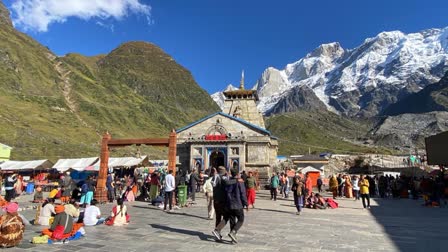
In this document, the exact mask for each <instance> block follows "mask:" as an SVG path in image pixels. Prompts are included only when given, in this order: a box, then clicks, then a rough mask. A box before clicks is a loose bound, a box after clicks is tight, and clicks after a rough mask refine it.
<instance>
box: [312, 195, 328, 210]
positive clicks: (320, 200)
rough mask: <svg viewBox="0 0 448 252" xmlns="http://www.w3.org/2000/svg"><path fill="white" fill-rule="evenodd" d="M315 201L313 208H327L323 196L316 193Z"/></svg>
mask: <svg viewBox="0 0 448 252" xmlns="http://www.w3.org/2000/svg"><path fill="white" fill-rule="evenodd" d="M315 197H316V199H317V200H316V202H315V203H314V205H313V208H314V209H327V206H328V203H327V202H326V201H325V199H324V197H322V195H320V194H318V193H316V195H315Z"/></svg>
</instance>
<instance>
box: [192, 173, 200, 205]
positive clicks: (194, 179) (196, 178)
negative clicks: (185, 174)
mask: <svg viewBox="0 0 448 252" xmlns="http://www.w3.org/2000/svg"><path fill="white" fill-rule="evenodd" d="M199 180H200V179H199V175H198V174H197V173H196V169H195V168H193V171H192V172H191V175H190V187H191V192H190V196H191V200H192V201H193V202H194V201H195V200H196V187H197V186H198V183H199Z"/></svg>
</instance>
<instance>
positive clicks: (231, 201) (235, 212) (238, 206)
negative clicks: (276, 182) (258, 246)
mask: <svg viewBox="0 0 448 252" xmlns="http://www.w3.org/2000/svg"><path fill="white" fill-rule="evenodd" d="M230 173H231V175H232V177H230V178H229V180H227V181H225V182H224V184H225V192H226V205H225V206H226V207H225V213H224V219H223V220H221V222H220V223H219V224H218V226H217V227H216V228H215V230H213V232H212V233H213V235H214V236H215V237H216V239H218V240H221V239H222V235H221V230H222V229H223V228H224V227H225V226H226V224H227V222H228V221H229V220H230V233H229V234H228V236H229V237H230V239H232V241H233V242H234V243H238V239H237V237H236V235H237V233H238V230H239V229H240V228H241V226H243V223H244V211H243V209H244V207H245V206H247V198H246V190H245V188H244V185H243V183H244V182H243V181H242V180H241V181H240V180H239V179H238V177H237V175H238V171H237V170H236V169H232V170H231V171H230ZM235 220H237V221H236V222H235Z"/></svg>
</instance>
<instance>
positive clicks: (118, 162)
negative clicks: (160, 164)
mask: <svg viewBox="0 0 448 252" xmlns="http://www.w3.org/2000/svg"><path fill="white" fill-rule="evenodd" d="M108 165H109V169H113V168H121V167H125V168H129V167H133V166H138V165H149V161H148V156H142V157H140V158H136V157H110V158H109V162H108ZM93 169H94V170H96V171H97V170H98V171H99V169H100V162H98V163H96V164H95V165H94V166H93Z"/></svg>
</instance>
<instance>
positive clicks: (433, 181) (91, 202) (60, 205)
mask: <svg viewBox="0 0 448 252" xmlns="http://www.w3.org/2000/svg"><path fill="white" fill-rule="evenodd" d="M19 180H20V177H19V176H18V175H15V174H12V175H8V176H6V177H5V180H4V182H3V183H4V188H5V198H3V197H1V196H0V206H1V207H2V208H4V210H5V212H6V214H5V215H2V217H1V218H0V228H1V231H2V233H1V235H0V246H1V247H8V246H15V245H17V243H18V242H20V240H21V239H22V234H23V231H24V228H25V224H26V223H27V222H28V220H26V219H25V217H23V216H22V215H20V214H18V213H17V209H18V204H17V203H15V202H13V200H14V197H16V195H20V194H19V193H20V192H21V191H20V190H19V191H17V186H18V185H17V182H18V181H19ZM181 185H183V186H186V187H187V188H188V189H187V194H188V198H189V199H190V200H191V202H195V200H196V193H198V192H203V193H204V196H205V199H206V200H207V216H208V218H209V219H215V229H214V230H213V231H212V233H213V235H214V236H215V238H216V239H217V240H221V239H222V235H221V232H222V230H223V229H224V227H225V226H226V225H227V223H229V222H230V232H229V233H228V236H229V237H230V238H231V240H232V241H233V242H234V243H237V242H238V239H237V233H238V231H239V230H240V228H241V227H242V225H243V223H244V217H245V216H244V215H245V214H244V209H245V210H246V211H249V209H250V207H251V208H255V198H256V193H257V190H258V188H259V182H258V181H257V179H256V178H255V176H254V173H253V172H252V171H249V172H247V173H246V171H243V172H242V173H239V172H238V171H237V170H235V169H230V170H227V169H226V168H225V167H222V166H220V167H218V168H210V169H208V170H206V171H205V172H200V171H199V172H197V171H196V170H195V169H192V171H191V172H179V173H177V174H176V175H175V176H174V174H173V171H172V170H169V171H166V170H156V171H154V172H153V173H151V174H133V175H132V174H116V173H109V174H108V177H107V179H106V188H107V191H108V200H109V201H110V202H116V205H115V206H113V207H112V209H111V211H110V214H109V215H107V217H106V216H104V215H102V213H101V211H100V209H99V208H98V206H97V204H98V202H97V201H96V200H95V199H93V196H94V192H95V190H96V188H95V186H96V178H95V177H93V176H90V177H88V178H87V179H86V180H84V181H82V182H78V183H75V181H73V179H72V178H71V177H70V175H69V173H66V174H63V175H62V176H61V177H60V179H59V183H58V186H57V187H56V188H54V189H53V190H51V191H50V192H49V194H48V197H44V194H43V190H42V188H41V187H40V186H38V187H36V189H35V192H34V197H33V202H34V203H37V204H39V207H38V214H37V217H36V219H35V220H34V224H38V225H42V226H45V228H43V230H42V236H41V237H36V241H38V240H39V239H37V238H42V237H44V238H46V239H47V240H48V242H53V243H54V242H57V243H64V242H67V241H68V240H70V239H76V238H79V237H81V236H82V235H85V229H84V228H83V227H85V226H95V225H101V224H107V225H110V226H122V225H127V224H128V223H129V222H130V216H129V214H128V211H127V206H126V204H125V202H131V201H134V200H135V199H136V198H139V199H140V200H143V201H151V202H152V203H154V202H156V203H157V202H158V204H159V205H160V207H161V208H163V210H164V211H167V212H171V211H173V210H174V208H175V207H176V204H177V203H178V202H179V198H178V197H179V195H178V194H179V186H181ZM19 186H20V185H19ZM21 186H23V185H21ZM313 186H316V187H317V191H318V192H316V193H315V192H313ZM322 186H323V182H322V179H321V178H318V179H317V181H314V182H313V181H312V179H311V177H310V176H308V174H305V175H304V174H301V173H296V174H295V175H294V176H293V177H292V176H288V174H287V173H286V172H285V173H273V174H272V175H271V177H270V178H269V189H270V195H271V200H272V201H276V200H277V197H279V195H280V197H282V198H283V199H288V198H289V197H290V194H292V197H293V200H294V205H295V207H296V209H297V215H300V214H301V213H302V211H303V209H304V208H310V209H327V208H337V207H338V203H337V202H336V201H335V199H337V198H342V197H344V198H353V199H354V200H360V199H362V204H363V207H364V208H365V209H369V208H370V198H371V197H381V198H397V199H398V198H409V197H411V198H414V199H417V198H419V197H420V196H421V197H422V198H423V199H424V200H425V201H424V205H425V206H440V204H441V203H442V201H443V200H445V204H446V199H447V196H448V179H447V177H446V176H445V177H444V176H443V174H442V173H441V174H439V176H432V177H421V178H416V177H406V176H396V177H393V176H390V175H386V176H367V175H363V176H357V175H343V174H338V175H332V176H331V177H330V179H329V191H330V192H331V193H332V196H333V197H332V198H331V197H330V198H325V197H324V196H323V193H324V190H323V188H322ZM21 190H22V191H23V188H21ZM5 237H6V238H5ZM7 238H8V239H9V240H7ZM17 240H18V241H17Z"/></svg>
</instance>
